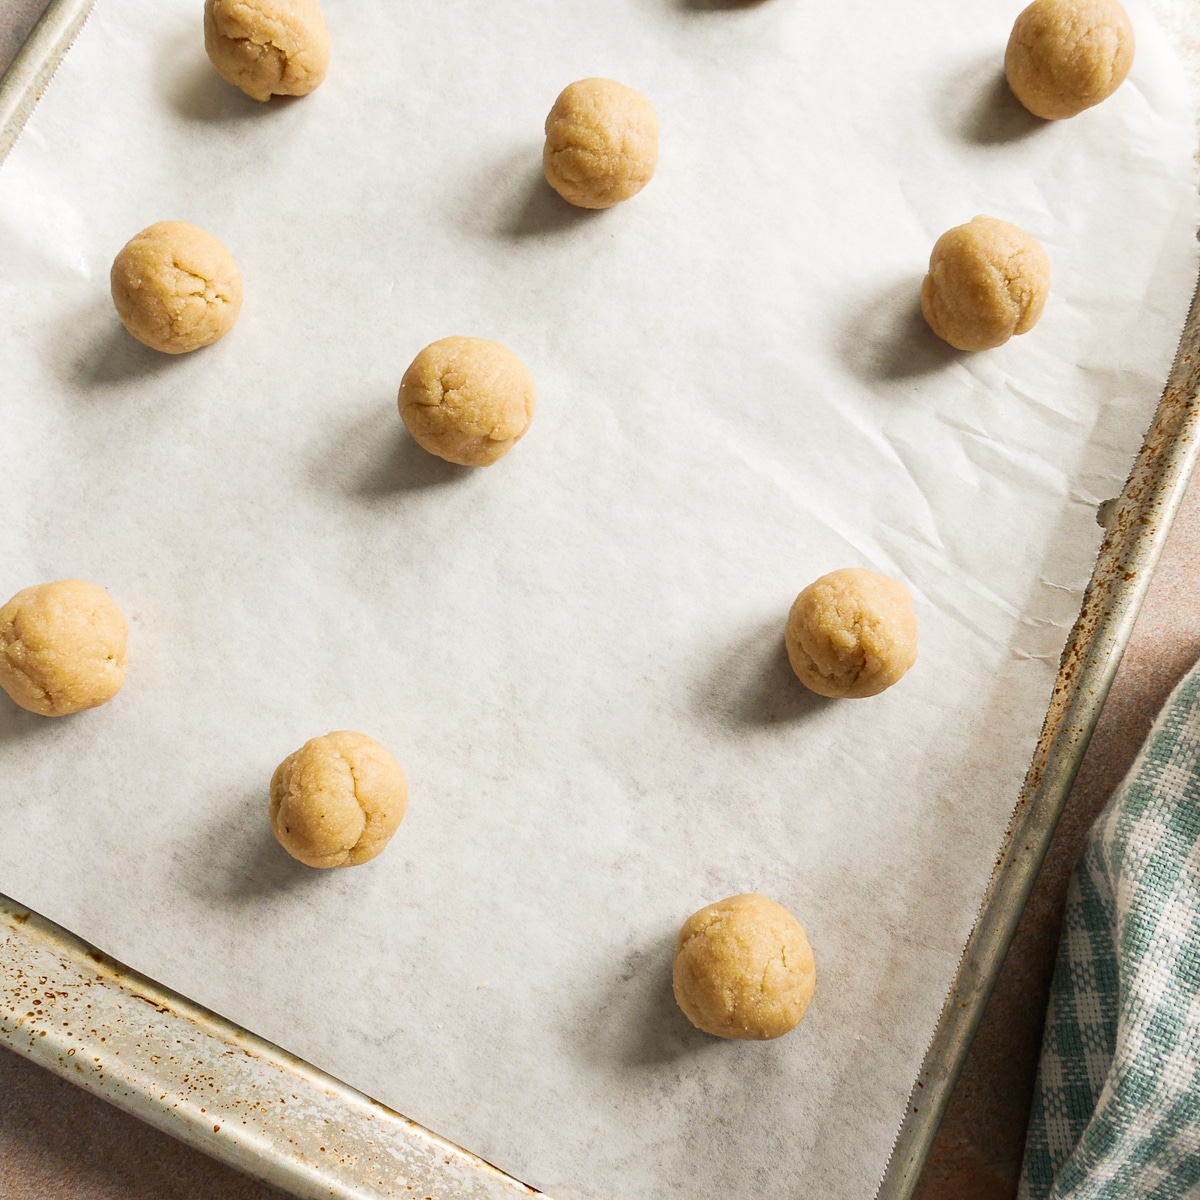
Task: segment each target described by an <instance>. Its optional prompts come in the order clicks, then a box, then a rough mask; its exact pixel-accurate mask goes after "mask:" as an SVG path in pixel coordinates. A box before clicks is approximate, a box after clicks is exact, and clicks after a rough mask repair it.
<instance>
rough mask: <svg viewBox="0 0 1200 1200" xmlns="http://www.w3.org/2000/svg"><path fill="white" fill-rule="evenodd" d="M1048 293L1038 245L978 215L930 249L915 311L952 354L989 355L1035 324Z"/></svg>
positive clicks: (1047, 277)
mask: <svg viewBox="0 0 1200 1200" xmlns="http://www.w3.org/2000/svg"><path fill="white" fill-rule="evenodd" d="M1049 292H1050V259H1049V258H1048V257H1047V255H1046V252H1045V250H1043V249H1042V247H1041V244H1040V243H1039V242H1038V241H1037V240H1036V239H1035V238H1032V237H1030V235H1029V234H1027V233H1026V232H1025V231H1024V230H1023V229H1019V228H1018V227H1017V226H1016V225H1012V224H1010V223H1009V222H1008V221H1001V220H999V219H997V218H996V217H983V216H980V217H975V218H974V219H973V220H971V221H969V222H968V223H967V224H966V225H956V226H955V227H954V228H953V229H950V230H948V231H947V232H946V233H943V234H942V236H941V237H940V238H938V240H937V242H936V243H935V244H934V247H933V253H932V254H931V255H930V256H929V274H928V275H926V276H925V280H924V282H923V283H922V284H921V312H922V313H924V315H925V320H926V321H927V322H928V323H929V328H930V329H932V330H933V332H934V333H936V334H937V335H938V337H940V338H941V339H942V341H944V342H949V343H950V345H951V346H953V347H954V348H955V349H956V350H992V349H994V348H995V347H997V346H1003V345H1004V343H1005V342H1007V341H1008V339H1009V338H1010V337H1012V336H1013V334H1016V333H1028V332H1029V331H1030V330H1031V329H1032V328H1033V327H1034V326H1035V325H1036V324H1037V323H1038V319H1039V318H1040V317H1041V315H1042V310H1043V309H1044V308H1045V307H1046V297H1047V295H1048V294H1049Z"/></svg>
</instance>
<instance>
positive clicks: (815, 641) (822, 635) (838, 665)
mask: <svg viewBox="0 0 1200 1200" xmlns="http://www.w3.org/2000/svg"><path fill="white" fill-rule="evenodd" d="M784 641H785V643H786V645H787V655H788V662H790V663H791V664H792V670H793V671H795V673H796V677H797V678H798V679H799V680H800V682H801V683H803V684H804V686H805V687H807V688H809V689H810V690H811V691H814V692H816V693H817V695H819V696H829V697H831V698H833V699H861V698H863V697H866V696H877V695H879V693H880V692H882V691H885V690H886V689H887V688H890V687H891V686H892V684H894V683H896V682H897V681H898V680H899V679H901V678H902V677H903V675H904V674H905V672H906V671H907V670H908V669H909V668H910V667H911V666H912V665H913V663H915V662H916V661H917V615H916V613H915V612H913V606H912V600H911V599H910V598H909V595H908V589H907V588H906V587H905V586H904V584H902V583H898V582H897V581H896V580H895V579H889V578H888V577H887V576H886V575H877V574H876V573H875V572H874V571H864V570H863V569H862V568H860V567H844V568H843V569H842V570H840V571H831V572H830V573H829V574H828V575H822V576H821V578H820V579H818V580H816V581H815V582H814V583H810V584H809V585H808V587H806V588H805V589H804V591H802V592H801V593H800V595H798V596H797V597H796V599H795V602H794V603H793V604H792V609H791V612H789V613H788V619H787V628H786V629H785V631H784Z"/></svg>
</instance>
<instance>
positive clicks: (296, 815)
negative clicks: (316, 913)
mask: <svg viewBox="0 0 1200 1200" xmlns="http://www.w3.org/2000/svg"><path fill="white" fill-rule="evenodd" d="M407 807H408V784H407V782H406V781H405V778H404V772H403V771H402V770H401V769H400V764H399V763H398V762H397V761H396V760H395V759H394V758H393V757H392V756H391V755H390V754H389V753H388V752H387V751H386V750H385V749H384V748H383V747H382V746H381V745H380V744H379V743H378V742H377V741H375V740H374V739H373V738H369V737H367V735H366V734H365V733H353V732H351V731H349V730H340V731H338V732H336V733H327V734H326V735H325V736H324V737H315V738H312V739H311V740H309V741H307V742H305V743H304V745H303V746H301V747H300V749H299V750H297V751H296V752H295V754H289V755H288V757H287V758H285V759H284V760H283V762H281V763H280V764H279V766H278V767H276V768H275V774H274V775H273V776H272V777H271V808H270V818H271V828H272V829H273V830H274V832H275V837H276V838H277V839H278V841H279V844H280V845H281V846H282V847H283V848H284V849H285V850H286V851H287V852H288V853H289V854H290V855H291V856H292V857H293V858H296V859H299V860H300V862H302V863H305V864H306V865H308V866H310V867H353V866H357V865H358V864H359V863H365V862H367V861H369V860H370V859H372V858H374V857H375V856H376V855H377V854H379V853H380V852H381V851H382V850H383V848H384V847H385V846H386V845H387V844H388V842H389V841H390V840H391V837H392V834H394V833H395V832H396V829H397V828H398V827H399V825H400V822H401V820H403V818H404V810H405V808H407Z"/></svg>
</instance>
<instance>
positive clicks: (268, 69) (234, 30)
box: [204, 0, 329, 101]
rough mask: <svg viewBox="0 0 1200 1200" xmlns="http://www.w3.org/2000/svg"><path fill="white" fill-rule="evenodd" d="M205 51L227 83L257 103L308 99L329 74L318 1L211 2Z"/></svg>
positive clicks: (206, 11) (206, 18) (326, 41)
mask: <svg viewBox="0 0 1200 1200" xmlns="http://www.w3.org/2000/svg"><path fill="white" fill-rule="evenodd" d="M204 49H205V50H206V51H208V57H209V59H210V60H211V61H212V65H213V66H214V67H216V68H217V72H218V73H219V74H220V76H221V78H222V79H224V80H225V82H226V83H232V84H233V85H234V86H235V87H239V88H241V89H242V91H243V92H245V93H246V95H247V96H252V97H253V98H254V99H255V100H263V101H266V100H269V99H270V98H271V97H272V96H307V95H308V93H309V92H311V91H314V90H315V89H316V88H318V87H319V86H320V85H321V82H322V81H323V80H324V78H325V73H326V72H327V71H328V70H329V33H328V31H327V30H326V28H325V18H324V16H323V15H322V13H321V6H320V4H318V3H317V0H205V3H204Z"/></svg>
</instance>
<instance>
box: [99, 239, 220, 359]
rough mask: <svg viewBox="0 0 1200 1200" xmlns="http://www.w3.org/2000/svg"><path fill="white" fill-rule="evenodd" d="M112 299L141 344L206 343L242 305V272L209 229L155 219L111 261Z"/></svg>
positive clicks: (177, 349)
mask: <svg viewBox="0 0 1200 1200" xmlns="http://www.w3.org/2000/svg"><path fill="white" fill-rule="evenodd" d="M109 278H110V282H111V284H112V298H113V304H114V305H115V307H116V310H117V316H119V317H120V318H121V323H122V324H123V325H124V326H125V328H126V329H128V330H129V332H130V333H131V334H133V336H134V337H135V338H137V340H138V341H139V342H141V343H142V344H143V345H146V346H149V347H150V348H151V349H152V350H161V351H162V352H163V353H164V354H186V353H188V351H190V350H199V349H200V348H201V347H202V346H211V345H212V343H213V342H215V341H218V340H219V339H220V338H223V337H224V336H225V335H226V334H227V333H228V332H229V331H230V330H231V329H232V328H233V323H234V322H235V321H236V320H237V318H238V313H239V312H241V310H242V277H241V275H240V274H239V272H238V268H237V263H235V262H234V261H233V255H232V254H230V253H229V251H228V250H226V249H225V247H224V246H222V245H221V243H220V242H218V241H217V239H216V238H215V237H213V235H212V234H211V233H205V232H204V230H203V229H198V228H197V227H196V226H195V225H189V224H188V223H187V222H186V221H159V222H158V223H157V224H155V225H150V226H148V227H147V228H146V229H143V230H142V232H141V233H139V234H136V235H135V236H134V237H132V238H131V239H130V240H129V241H128V242H127V243H126V244H125V246H124V247H123V248H122V249H121V252H120V253H119V254H118V255H117V257H116V259H115V260H114V261H113V265H112V272H111V275H110V277H109Z"/></svg>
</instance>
